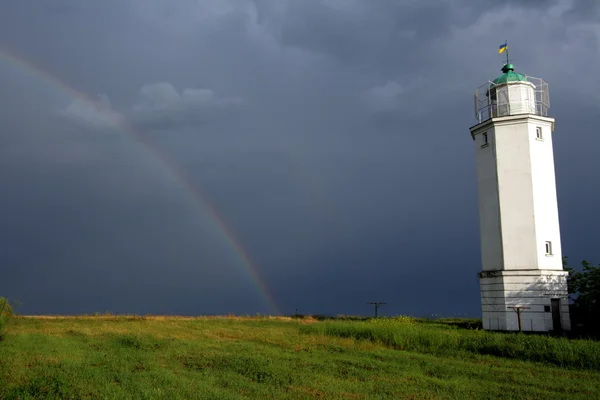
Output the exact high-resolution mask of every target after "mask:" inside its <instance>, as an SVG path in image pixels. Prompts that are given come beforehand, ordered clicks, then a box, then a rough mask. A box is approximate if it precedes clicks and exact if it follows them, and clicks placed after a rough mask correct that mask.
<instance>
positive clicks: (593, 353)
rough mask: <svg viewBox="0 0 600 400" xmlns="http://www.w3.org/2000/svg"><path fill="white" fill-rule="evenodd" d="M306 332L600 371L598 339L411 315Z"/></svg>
mask: <svg viewBox="0 0 600 400" xmlns="http://www.w3.org/2000/svg"><path fill="white" fill-rule="evenodd" d="M302 331H303V332H307V333H320V334H324V335H328V336H333V337H341V338H352V339H357V340H369V341H373V342H376V343H382V344H384V345H386V346H388V347H391V348H394V349H397V350H408V351H417V352H420V353H429V354H434V355H438V356H459V357H464V356H465V355H470V354H479V355H493V356H498V357H503V358H510V359H518V360H526V361H534V362H542V363H547V364H554V365H556V366H560V367H567V368H576V369H589V370H596V371H600V342H596V341H592V340H569V339H567V338H559V337H551V336H544V335H530V334H529V335H528V334H518V333H497V332H486V331H483V330H481V329H460V328H458V327H457V326H453V325H451V324H449V323H444V321H441V322H439V323H431V322H430V323H419V321H418V320H415V319H412V318H409V317H401V318H379V319H372V320H370V321H362V322H341V321H326V322H322V323H320V324H317V325H314V326H306V327H303V328H302Z"/></svg>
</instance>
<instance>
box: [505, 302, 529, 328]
mask: <svg viewBox="0 0 600 400" xmlns="http://www.w3.org/2000/svg"><path fill="white" fill-rule="evenodd" d="M506 308H512V310H513V311H514V312H516V313H517V319H518V321H519V332H523V329H522V328H521V312H523V310H529V309H530V308H531V307H525V306H508V307H506Z"/></svg>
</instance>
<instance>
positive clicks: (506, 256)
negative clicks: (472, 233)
mask: <svg viewBox="0 0 600 400" xmlns="http://www.w3.org/2000/svg"><path fill="white" fill-rule="evenodd" d="M552 124H553V120H552V119H551V118H546V117H537V116H531V115H523V116H510V117H503V118H495V119H493V120H490V121H489V122H488V123H487V124H485V123H484V124H481V125H480V126H478V127H476V129H475V130H474V131H473V134H474V139H475V148H476V153H477V157H476V160H477V161H476V163H477V164H476V165H477V181H478V182H477V183H478V193H479V221H480V232H481V258H482V269H483V270H484V271H489V270H498V269H513V270H514V269H518V270H528V269H538V268H542V269H557V270H561V269H562V252H561V242H560V228H559V221H558V205H557V197H556V182H555V174H554V156H553V149H552ZM537 126H541V127H542V130H543V135H544V139H543V140H542V141H541V140H537V139H536V127H537ZM484 132H485V133H487V137H488V143H489V144H488V146H482V145H483V144H484V136H483V133H484ZM546 241H551V242H552V253H553V255H552V256H546V254H545V253H546V250H545V242H546Z"/></svg>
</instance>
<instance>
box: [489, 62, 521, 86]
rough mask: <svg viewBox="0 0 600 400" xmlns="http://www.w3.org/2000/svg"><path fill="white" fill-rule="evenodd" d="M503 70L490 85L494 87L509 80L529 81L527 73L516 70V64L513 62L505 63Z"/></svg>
mask: <svg viewBox="0 0 600 400" xmlns="http://www.w3.org/2000/svg"><path fill="white" fill-rule="evenodd" d="M502 72H503V74H502V75H500V76H499V77H497V78H496V79H494V80H493V81H492V82H493V84H492V85H490V87H493V86H495V85H501V84H503V83H507V82H518V81H521V82H528V80H527V78H526V77H525V75H523V74H519V73H518V72H515V66H514V65H512V64H505V65H504V67H502Z"/></svg>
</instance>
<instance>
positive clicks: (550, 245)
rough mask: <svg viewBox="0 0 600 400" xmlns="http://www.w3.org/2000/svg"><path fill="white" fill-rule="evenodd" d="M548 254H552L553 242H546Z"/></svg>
mask: <svg viewBox="0 0 600 400" xmlns="http://www.w3.org/2000/svg"><path fill="white" fill-rule="evenodd" d="M546 255H547V256H551V255H552V242H546Z"/></svg>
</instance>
